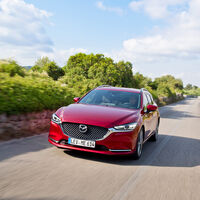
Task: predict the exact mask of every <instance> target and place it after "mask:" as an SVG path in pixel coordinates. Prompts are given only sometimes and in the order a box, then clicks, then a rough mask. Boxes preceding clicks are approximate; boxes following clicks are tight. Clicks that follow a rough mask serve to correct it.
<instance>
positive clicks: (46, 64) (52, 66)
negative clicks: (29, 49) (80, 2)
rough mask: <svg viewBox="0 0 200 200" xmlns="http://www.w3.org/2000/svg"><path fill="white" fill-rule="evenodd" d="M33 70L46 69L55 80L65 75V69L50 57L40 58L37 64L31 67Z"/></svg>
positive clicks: (42, 70) (41, 70) (40, 70)
mask: <svg viewBox="0 0 200 200" xmlns="http://www.w3.org/2000/svg"><path fill="white" fill-rule="evenodd" d="M31 71H34V72H40V73H42V72H44V71H45V72H47V74H48V75H49V77H51V78H53V80H55V81H56V80H58V78H60V77H61V76H64V75H65V71H64V70H63V69H62V68H60V67H58V65H57V64H56V63H55V62H54V61H51V60H49V58H48V57H43V58H39V59H38V60H37V61H36V63H35V65H34V66H33V67H32V68H31Z"/></svg>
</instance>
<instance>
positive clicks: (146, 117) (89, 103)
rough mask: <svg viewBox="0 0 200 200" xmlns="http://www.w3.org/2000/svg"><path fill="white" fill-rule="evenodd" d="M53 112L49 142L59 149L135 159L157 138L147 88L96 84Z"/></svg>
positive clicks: (155, 110) (155, 115)
mask: <svg viewBox="0 0 200 200" xmlns="http://www.w3.org/2000/svg"><path fill="white" fill-rule="evenodd" d="M74 101H75V103H74V104H70V105H69V106H66V107H61V108H60V109H58V110H57V111H56V113H54V114H53V115H52V120H51V125H50V131H49V142H50V143H51V144H53V145H55V146H57V147H59V148H65V149H73V150H79V151H87V152H94V153H100V154H107V155H122V154H124V155H125V154H132V155H133V156H134V158H136V159H138V158H140V156H141V153H142V147H143V144H144V142H145V141H147V140H148V139H149V138H151V139H152V140H153V141H156V140H157V137H158V127H159V122H160V114H159V111H158V107H157V105H156V103H155V102H154V100H153V98H152V95H151V94H150V93H149V92H148V91H147V90H146V89H140V90H139V89H131V88H120V87H112V86H99V87H97V88H95V89H93V90H91V91H90V92H88V93H87V94H86V95H85V96H83V97H82V98H79V97H76V98H74Z"/></svg>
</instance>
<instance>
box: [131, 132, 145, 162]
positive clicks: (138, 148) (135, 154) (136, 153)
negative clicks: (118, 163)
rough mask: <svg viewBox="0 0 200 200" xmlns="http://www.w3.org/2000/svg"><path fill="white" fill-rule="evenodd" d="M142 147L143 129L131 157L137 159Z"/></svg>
mask: <svg viewBox="0 0 200 200" xmlns="http://www.w3.org/2000/svg"><path fill="white" fill-rule="evenodd" d="M142 147H143V130H142V129H141V130H140V132H139V134H138V138H137V144H136V151H135V152H134V154H133V158H134V159H136V160H138V159H139V158H140V157H141V155H142Z"/></svg>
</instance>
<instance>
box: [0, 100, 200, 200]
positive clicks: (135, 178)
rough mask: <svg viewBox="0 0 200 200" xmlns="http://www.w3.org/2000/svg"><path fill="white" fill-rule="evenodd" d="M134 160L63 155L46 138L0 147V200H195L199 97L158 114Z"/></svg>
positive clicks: (199, 171) (199, 181)
mask: <svg viewBox="0 0 200 200" xmlns="http://www.w3.org/2000/svg"><path fill="white" fill-rule="evenodd" d="M160 112H161V117H162V118H161V124H160V129H159V133H160V136H159V141H158V142H156V143H153V142H147V143H146V144H145V145H144V149H143V150H144V151H143V155H142V158H141V159H140V160H139V161H134V160H131V159H130V158H128V157H108V156H103V155H96V154H89V153H82V152H77V151H63V150H61V149H57V148H56V147H53V146H51V145H50V144H48V142H47V134H42V135H39V136H33V137H29V138H22V139H17V140H11V141H8V142H2V143H0V199H4V200H68V199H69V200H119V199H120V200H150V199H151V200H154V199H155V200H174V199H177V200H180V199H181V200H185V199H188V200H199V199H200V98H188V99H185V100H183V101H181V102H179V103H175V104H172V105H169V106H165V107H163V108H161V109H160Z"/></svg>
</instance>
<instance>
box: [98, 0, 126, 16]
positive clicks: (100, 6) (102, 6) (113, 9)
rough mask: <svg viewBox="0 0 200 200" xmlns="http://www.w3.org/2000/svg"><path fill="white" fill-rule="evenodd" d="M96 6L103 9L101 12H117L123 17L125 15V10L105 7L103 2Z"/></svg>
mask: <svg viewBox="0 0 200 200" xmlns="http://www.w3.org/2000/svg"><path fill="white" fill-rule="evenodd" d="M96 6H97V7H98V8H99V9H101V10H104V11H108V12H115V13H117V14H118V15H123V14H124V11H123V9H121V8H120V7H109V6H105V5H104V4H103V2H102V1H98V2H97V3H96Z"/></svg>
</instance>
